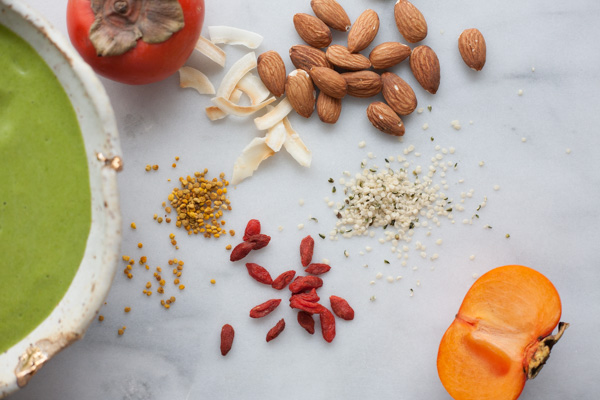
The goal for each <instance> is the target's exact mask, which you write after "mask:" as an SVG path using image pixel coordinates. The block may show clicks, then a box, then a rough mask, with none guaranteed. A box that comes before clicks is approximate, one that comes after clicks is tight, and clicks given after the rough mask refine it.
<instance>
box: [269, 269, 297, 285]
mask: <svg viewBox="0 0 600 400" xmlns="http://www.w3.org/2000/svg"><path fill="white" fill-rule="evenodd" d="M294 276H296V271H294V270H290V271H285V272H284V273H282V274H281V275H279V276H278V277H277V278H275V279H274V280H273V283H272V284H271V287H272V288H273V289H277V290H281V289H283V288H285V287H286V286H287V285H288V284H289V283H290V282H291V281H292V279H294Z"/></svg>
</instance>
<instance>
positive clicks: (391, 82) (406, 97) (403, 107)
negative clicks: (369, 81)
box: [381, 72, 417, 115]
mask: <svg viewBox="0 0 600 400" xmlns="http://www.w3.org/2000/svg"><path fill="white" fill-rule="evenodd" d="M381 80H382V81H383V88H382V90H381V91H382V93H383V98H384V99H385V101H386V102H387V103H388V105H389V106H390V107H391V108H392V110H394V111H395V112H397V113H398V114H400V115H408V114H410V113H412V112H413V111H414V110H415V108H417V96H415V92H414V91H413V90H412V88H411V87H410V85H409V84H408V83H406V82H405V81H404V79H402V78H400V77H399V76H398V75H396V74H394V73H393V72H384V73H383V74H381Z"/></svg>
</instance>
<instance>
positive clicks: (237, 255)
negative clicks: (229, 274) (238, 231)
mask: <svg viewBox="0 0 600 400" xmlns="http://www.w3.org/2000/svg"><path fill="white" fill-rule="evenodd" d="M253 247H254V246H253V244H252V243H248V242H242V243H240V244H238V245H237V246H235V247H234V248H233V250H232V251H231V254H230V255H229V261H239V260H241V259H242V258H244V257H246V256H247V255H248V253H250V251H251V250H252V248H253Z"/></svg>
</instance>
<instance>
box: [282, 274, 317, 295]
mask: <svg viewBox="0 0 600 400" xmlns="http://www.w3.org/2000/svg"><path fill="white" fill-rule="evenodd" d="M321 286H323V279H321V278H319V277H318V276H312V275H311V276H299V277H297V278H296V279H294V281H293V282H292V283H290V290H291V292H292V293H300V292H303V291H305V290H308V289H312V288H315V289H316V288H320V287H321Z"/></svg>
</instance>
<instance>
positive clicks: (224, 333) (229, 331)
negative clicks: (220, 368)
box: [221, 324, 235, 355]
mask: <svg viewBox="0 0 600 400" xmlns="http://www.w3.org/2000/svg"><path fill="white" fill-rule="evenodd" d="M234 335H235V332H234V331H233V327H232V326H231V325H229V324H225V325H223V327H222V328H221V354H222V355H226V354H227V353H229V350H231V346H232V345H233V337H234Z"/></svg>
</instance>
